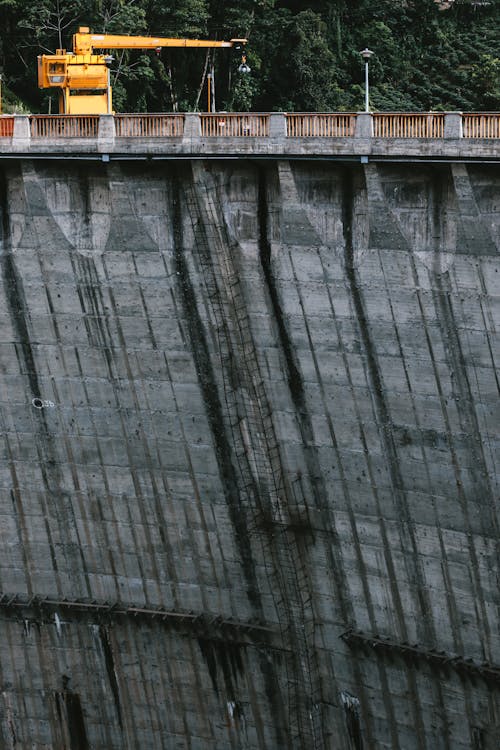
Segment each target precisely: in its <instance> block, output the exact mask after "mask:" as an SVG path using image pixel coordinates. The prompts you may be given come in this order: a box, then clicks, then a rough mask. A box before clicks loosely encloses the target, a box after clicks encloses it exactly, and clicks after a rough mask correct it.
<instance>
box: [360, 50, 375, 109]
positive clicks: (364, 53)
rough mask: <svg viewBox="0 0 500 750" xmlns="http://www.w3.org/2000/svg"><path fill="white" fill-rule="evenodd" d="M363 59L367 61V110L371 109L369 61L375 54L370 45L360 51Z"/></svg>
mask: <svg viewBox="0 0 500 750" xmlns="http://www.w3.org/2000/svg"><path fill="white" fill-rule="evenodd" d="M359 54H360V55H361V57H362V58H363V60H364V61H365V112H369V111H370V86H369V83H368V62H369V60H370V57H371V56H372V55H373V54H375V53H374V52H372V51H371V49H368V47H365V48H364V49H362V50H361V52H360V53H359Z"/></svg>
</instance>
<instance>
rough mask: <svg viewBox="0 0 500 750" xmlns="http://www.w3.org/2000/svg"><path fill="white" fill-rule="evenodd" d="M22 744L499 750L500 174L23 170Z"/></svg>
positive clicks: (17, 482) (18, 631) (19, 223)
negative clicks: (499, 445) (499, 372)
mask: <svg viewBox="0 0 500 750" xmlns="http://www.w3.org/2000/svg"><path fill="white" fill-rule="evenodd" d="M2 212H3V214H2V248H1V249H2V251H1V255H0V265H1V273H2V285H1V295H0V315H1V321H2V324H1V328H0V331H1V341H0V347H1V357H0V386H1V391H0V393H1V399H2V410H1V415H2V445H1V451H2V454H1V459H2V460H1V464H0V467H1V474H0V482H1V491H0V501H1V523H0V533H1V546H0V590H1V599H0V633H1V639H0V653H1V658H0V687H1V696H0V726H1V734H0V736H1V742H0V745H1V747H2V748H6V749H7V750H14V749H15V750H19V748H21V749H22V750H24V749H26V750H27V749H28V748H29V749H30V750H31V749H33V750H35V749H36V750H42V748H43V749H44V750H49V749H52V748H56V749H57V750H62V749H63V748H64V749H66V750H85V749H87V748H89V749H93V750H94V749H95V750H114V749H116V750H121V749H122V748H129V749H131V750H135V748H141V750H145V749H146V748H147V749H151V750H153V749H161V748H167V749H169V750H170V748H172V749H174V748H175V749H176V750H181V749H182V750H184V748H186V749H189V750H205V749H206V748H216V749H217V750H222V749H224V748H227V749H228V750H229V749H231V750H236V749H239V748H242V749H243V748H245V749H253V748H267V749H268V750H271V749H274V748H278V749H281V748H286V749H287V748H304V749H306V750H309V748H312V749H319V748H329V749H330V748H332V749H335V750H361V749H364V750H372V749H377V750H378V749H379V748H380V749H382V748H391V749H392V750H396V749H398V748H401V750H414V749H415V750H469V749H470V748H472V749H473V750H497V749H498V746H499V743H500V734H499V733H500V709H499V694H500V638H499V629H498V623H499V618H498V612H499V609H498V607H499V603H500V595H499V578H498V541H499V534H498V526H499V517H498V512H499V505H498V456H499V454H498V419H499V409H498V404H499V398H498V397H499V381H498V369H496V368H498V357H499V351H500V350H499V346H498V325H499V310H500V306H499V298H500V273H499V271H498V268H499V263H498V256H499V243H500V177H499V174H498V169H497V168H496V167H495V166H494V165H480V164H469V165H465V164H459V163H456V164H416V163H410V164H406V165H403V164H388V163H385V164H372V163H369V164H365V165H361V164H359V163H358V164H354V163H353V164H339V163H328V162H326V161H323V162H319V161H318V162H312V161H308V162H305V161H304V162H299V161H296V162H289V161H269V162H261V163H252V161H251V160H250V159H249V160H248V161H241V162H236V161H234V162H230V161H229V162H222V161H211V162H208V161H193V162H191V163H189V162H176V161H170V162H163V163H156V164H153V163H147V162H145V161H144V162H135V163H134V162H125V161H123V162H119V163H109V164H102V163H93V164H92V163H88V162H87V163H86V162H83V161H82V162H70V161H66V162H57V161H48V160H47V161H43V160H40V161H32V160H29V159H20V160H18V161H12V162H10V163H5V162H4V163H3V166H2Z"/></svg>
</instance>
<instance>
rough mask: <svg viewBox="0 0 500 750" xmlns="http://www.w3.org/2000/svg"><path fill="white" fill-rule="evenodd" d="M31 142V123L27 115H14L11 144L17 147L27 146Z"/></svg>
mask: <svg viewBox="0 0 500 750" xmlns="http://www.w3.org/2000/svg"><path fill="white" fill-rule="evenodd" d="M30 143H31V124H30V118H29V115H14V129H13V131H12V145H13V146H18V147H19V148H29V146H30Z"/></svg>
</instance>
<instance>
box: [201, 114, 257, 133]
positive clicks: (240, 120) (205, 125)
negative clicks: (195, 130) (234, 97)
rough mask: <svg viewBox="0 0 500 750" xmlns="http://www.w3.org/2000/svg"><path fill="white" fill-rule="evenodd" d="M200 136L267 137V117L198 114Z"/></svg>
mask: <svg viewBox="0 0 500 750" xmlns="http://www.w3.org/2000/svg"><path fill="white" fill-rule="evenodd" d="M200 118H201V134H202V136H209V137H212V136H217V137H220V136H230V137H231V138H234V137H240V136H241V137H255V136H257V137H261V136H267V135H269V115H267V114H266V115H261V114H254V113H253V112H252V113H249V114H242V113H233V112H231V113H226V112H224V113H220V112H219V113H214V114H212V113H211V114H200Z"/></svg>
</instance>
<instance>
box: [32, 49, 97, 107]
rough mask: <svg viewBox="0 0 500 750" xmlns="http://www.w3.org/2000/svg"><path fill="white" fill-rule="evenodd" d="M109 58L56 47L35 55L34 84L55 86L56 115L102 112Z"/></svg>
mask: <svg viewBox="0 0 500 750" xmlns="http://www.w3.org/2000/svg"><path fill="white" fill-rule="evenodd" d="M108 63H109V57H108V56H106V55H92V54H85V55H74V54H73V53H71V52H66V50H57V52H56V54H55V55H39V57H38V86H39V87H40V88H44V89H45V88H58V89H59V114H65V115H80V114H91V115H98V114H105V113H106V112H110V111H111V110H110V106H111V86H110V82H109V68H108Z"/></svg>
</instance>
